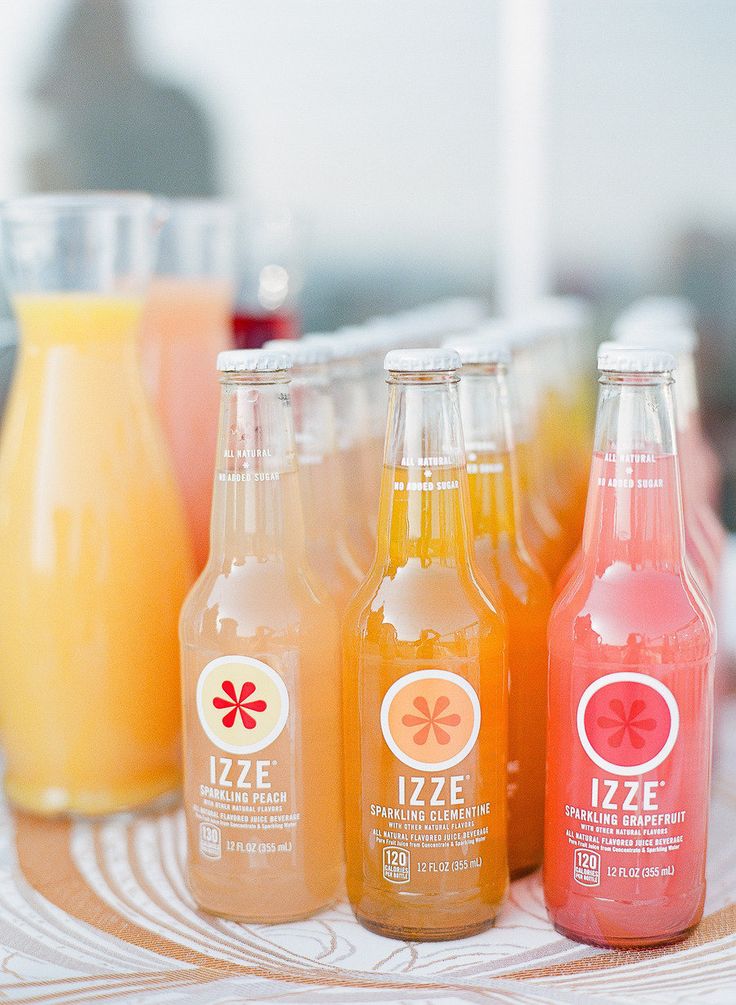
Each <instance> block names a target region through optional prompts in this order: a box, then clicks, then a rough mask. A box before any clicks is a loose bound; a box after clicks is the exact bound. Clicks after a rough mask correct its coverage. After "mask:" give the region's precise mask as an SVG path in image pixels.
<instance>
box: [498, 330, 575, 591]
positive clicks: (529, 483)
mask: <svg viewBox="0 0 736 1005" xmlns="http://www.w3.org/2000/svg"><path fill="white" fill-rule="evenodd" d="M478 333H479V334H483V335H484V336H485V337H489V338H493V337H499V335H500V336H501V337H502V338H504V339H510V340H511V350H512V367H511V372H512V374H513V386H512V399H511V400H512V422H513V428H514V437H515V444H516V457H517V463H518V472H519V489H520V503H521V521H522V532H523V537H524V540H525V541H526V543H527V546H528V547H529V549H530V551H531V553H532V556H533V557H534V558H535V559H536V560H537V562H538V563H539V564H540V565H541V566H542V568H543V569H544V571H545V573H546V574H547V576H548V578H549V580H550V582H554V580H555V579H556V577H557V574H558V572H559V570H560V569H561V568H562V566H563V565H564V563H565V560H566V559H567V557H568V554H569V549H570V544H569V535H568V533H567V532H566V530H565V528H564V527H563V526H562V524H561V523H560V521H559V520H558V519H557V517H556V516H555V514H554V512H553V511H552V508H551V506H550V504H549V500H548V497H547V485H546V483H545V467H544V460H545V459H544V455H543V450H542V443H541V439H540V432H541V427H540V417H539V400H538V394H537V376H536V368H537V361H536V359H535V349H536V346H537V342H538V334H537V332H536V331H535V329H534V328H533V327H530V326H529V325H528V324H520V323H516V322H511V323H504V322H498V323H492V324H490V325H486V326H483V327H482V328H480V329H478Z"/></svg>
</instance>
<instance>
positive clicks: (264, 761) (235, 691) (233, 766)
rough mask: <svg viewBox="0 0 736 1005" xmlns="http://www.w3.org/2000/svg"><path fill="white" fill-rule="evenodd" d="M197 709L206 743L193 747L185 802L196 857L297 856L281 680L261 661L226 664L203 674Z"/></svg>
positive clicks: (228, 659)
mask: <svg viewBox="0 0 736 1005" xmlns="http://www.w3.org/2000/svg"><path fill="white" fill-rule="evenodd" d="M195 703H196V709H197V717H198V719H199V723H200V725H201V727H202V734H203V735H201V736H200V738H199V739H198V740H197V741H196V742H194V743H190V745H189V747H190V754H191V756H192V757H193V758H194V757H196V762H194V761H192V766H193V769H194V770H193V777H192V778H191V782H192V783H193V785H192V784H188V786H187V789H188V791H187V799H188V801H190V804H191V811H192V812H193V814H194V818H195V820H196V822H197V828H198V839H199V840H198V849H199V854H200V855H201V856H202V857H203V858H206V859H209V860H217V859H221V858H225V857H226V856H228V855H245V856H249V857H252V856H260V855H263V856H269V857H270V856H278V858H277V859H276V860H277V861H283V857H284V856H285V855H286V856H287V857H290V856H293V855H294V854H296V846H295V840H296V834H297V828H298V825H299V820H300V813H299V811H298V809H297V806H296V802H295V795H294V792H295V785H294V765H293V758H292V756H291V750H292V736H291V733H292V728H291V727H292V726H293V722H292V720H291V719H290V716H289V710H290V703H289V692H288V690H287V688H286V685H285V684H284V680H283V678H282V676H281V675H280V674H278V673H277V672H276V671H275V670H274V669H273V667H270V666H269V665H268V664H267V663H264V662H263V661H262V660H258V659H254V658H252V657H249V656H221V657H218V658H217V659H214V660H211V661H210V662H209V663H207V665H206V666H205V667H204V669H203V670H202V671H201V673H200V675H199V678H198V680H197V687H196V696H195ZM249 861H251V859H250V858H249Z"/></svg>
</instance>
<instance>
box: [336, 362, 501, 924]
mask: <svg viewBox="0 0 736 1005" xmlns="http://www.w3.org/2000/svg"><path fill="white" fill-rule="evenodd" d="M459 366H460V359H459V357H458V356H457V354H456V353H454V352H449V351H447V350H432V349H430V350H427V349H416V350H398V351H394V352H390V353H389V354H388V356H387V357H386V369H387V370H388V371H389V387H390V401H389V414H388V424H387V434H386V450H385V466H384V472H383V485H382V490H381V503H380V514H379V524H378V546H377V554H376V558H375V561H374V564H373V566H372V568H371V570H370V573H369V575H368V578H367V579H366V581H365V583H364V584H363V586H362V587H361V588H360V590H359V591H358V593H357V594H356V596H355V597H354V598H353V600H352V601H351V603H350V606H349V608H348V613H347V615H346V618H345V623H344V719H345V744H346V751H345V754H346V756H345V764H346V814H347V840H346V847H347V861H348V895H349V898H350V902H351V904H352V906H353V910H354V911H355V913H356V916H357V918H358V920H359V921H360V922H361V923H362V924H364V925H366V926H367V927H368V928H370V929H372V930H373V931H376V932H378V933H380V934H383V935H388V936H392V937H395V938H402V939H411V940H438V939H452V938H458V937H461V936H464V935H470V934H471V933H473V932H478V931H482V930H483V929H484V928H486V927H487V926H489V925H490V924H491V923H492V922H493V919H494V917H495V915H496V913H497V912H498V910H499V907H500V905H501V902H502V900H503V897H504V894H505V891H506V888H507V884H508V863H507V852H506V775H507V715H508V710H507V700H508V696H507V686H508V682H507V664H506V646H507V637H506V628H505V624H504V621H503V618H502V616H501V615H500V614H499V613H498V611H497V610H496V608H495V606H494V604H493V603H492V601H491V600H490V599H489V598H488V596H487V595H486V594H485V593H484V591H483V588H482V587H481V585H480V582H479V578H478V573H477V567H476V564H475V558H474V556H473V548H472V540H471V536H470V510H469V499H468V487H467V475H466V472H465V461H464V452H463V443H462V429H461V424H460V414H459V408H458V401H457V381H458V377H457V370H458V368H459Z"/></svg>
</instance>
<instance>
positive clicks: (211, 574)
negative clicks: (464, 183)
mask: <svg viewBox="0 0 736 1005" xmlns="http://www.w3.org/2000/svg"><path fill="white" fill-rule="evenodd" d="M288 368H289V359H288V356H286V355H285V354H283V353H273V352H267V351H265V350H243V351H238V350H235V351H231V352H225V353H221V354H220V356H219V357H218V370H219V371H220V380H221V383H222V393H221V406H220V432H219V439H218V446H217V471H216V475H215V483H214V492H213V500H212V530H211V538H210V555H209V559H208V561H207V564H206V566H205V568H204V570H203V572H202V574H201V575H200V577H199V579H198V580H197V582H196V583H195V585H194V587H193V588H192V590H191V592H190V594H189V596H188V598H187V600H186V603H185V604H184V607H183V609H182V612H181V620H180V637H181V646H182V688H183V703H184V809H185V814H186V821H187V837H188V855H187V876H188V882H189V886H190V889H191V891H192V894H193V896H194V899H195V900H196V902H197V904H198V905H199V906H200V907H201V908H202V909H203V910H206V911H209V912H210V913H212V914H216V915H221V916H223V917H227V918H234V919H237V920H241V921H248V922H254V923H268V922H281V921H291V920H295V919H297V918H303V917H306V916H308V915H310V914H313V913H314V912H315V911H318V910H320V909H321V908H323V907H325V906H326V905H328V904H330V903H331V902H332V901H334V900H335V898H336V897H337V894H338V888H339V884H340V880H341V873H342V798H341V796H342V791H341V766H342V751H341V738H340V670H339V628H338V623H337V615H336V612H335V609H334V607H333V605H332V603H331V602H330V600H329V598H328V597H327V594H326V591H325V588H324V587H323V586H322V584H321V583H319V582H318V581H317V580H316V579H315V578H314V577H313V573H312V572H311V570H309V569H308V566H307V561H306V554H305V540H304V527H303V521H302V510H301V503H300V498H299V483H298V474H297V464H296V451H295V444H294V430H293V424H292V418H291V400H290V396H289V375H288Z"/></svg>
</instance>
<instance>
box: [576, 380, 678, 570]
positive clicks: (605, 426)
mask: <svg viewBox="0 0 736 1005" xmlns="http://www.w3.org/2000/svg"><path fill="white" fill-rule="evenodd" d="M600 383H601V389H600V395H599V401H598V416H597V420H596V433H595V452H594V457H593V465H592V468H591V476H590V488H589V491H588V503H587V508H586V513H585V527H584V531H583V554H584V559H583V561H584V565H586V566H587V567H588V568H589V569H592V571H593V573H594V575H596V576H602V575H603V574H604V573H605V572H606V570H607V569H608V568H610V566H612V565H613V564H614V563H621V564H623V565H624V566H626V567H628V568H629V569H635V570H639V569H645V568H648V569H656V570H659V571H669V572H679V571H680V570H681V568H682V565H683V555H684V550H685V548H684V529H683V515H682V496H681V490H680V476H679V469H678V463H677V446H676V439H675V423H674V409H673V404H672V391H671V383H672V381H671V378H670V377H669V376H668V375H664V374H662V375H659V374H626V375H621V374H618V375H612V374H608V375H605V376H603V377H602V378H601V381H600Z"/></svg>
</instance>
